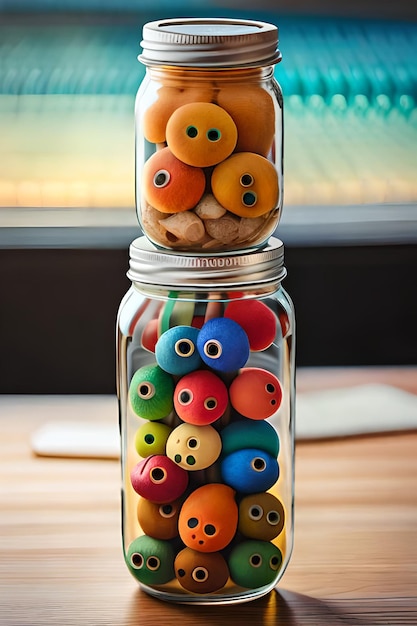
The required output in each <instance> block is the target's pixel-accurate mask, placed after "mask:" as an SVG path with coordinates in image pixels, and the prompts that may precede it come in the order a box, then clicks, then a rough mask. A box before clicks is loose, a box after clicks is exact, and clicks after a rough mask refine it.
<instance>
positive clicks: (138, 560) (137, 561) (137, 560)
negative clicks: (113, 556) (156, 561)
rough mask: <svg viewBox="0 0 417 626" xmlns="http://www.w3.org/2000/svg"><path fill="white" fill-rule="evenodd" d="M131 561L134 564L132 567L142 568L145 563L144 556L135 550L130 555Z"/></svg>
mask: <svg viewBox="0 0 417 626" xmlns="http://www.w3.org/2000/svg"><path fill="white" fill-rule="evenodd" d="M130 562H131V564H132V567H134V568H135V569H140V568H141V567H143V564H144V560H143V556H142V555H141V554H139V552H134V553H133V554H132V556H131V557H130Z"/></svg>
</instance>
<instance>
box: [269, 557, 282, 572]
mask: <svg viewBox="0 0 417 626" xmlns="http://www.w3.org/2000/svg"><path fill="white" fill-rule="evenodd" d="M280 563H281V559H280V558H279V557H278V556H276V555H274V556H271V558H270V559H269V567H270V568H271V569H273V570H277V569H278V568H279V566H280Z"/></svg>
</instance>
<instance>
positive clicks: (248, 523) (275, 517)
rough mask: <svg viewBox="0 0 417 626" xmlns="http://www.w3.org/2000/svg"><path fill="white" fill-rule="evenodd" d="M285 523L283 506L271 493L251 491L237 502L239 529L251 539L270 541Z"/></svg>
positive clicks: (276, 535)
mask: <svg viewBox="0 0 417 626" xmlns="http://www.w3.org/2000/svg"><path fill="white" fill-rule="evenodd" d="M284 523H285V513H284V507H283V505H282V503H281V501H280V500H278V498H276V497H275V496H274V495H273V494H272V493H268V492H267V493H253V494H250V495H248V496H245V497H244V498H243V499H242V500H241V501H240V503H239V525H238V529H239V531H240V532H241V533H242V534H243V535H245V537H250V538H251V539H261V540H263V541H271V540H272V539H275V537H278V535H279V534H280V532H281V531H282V529H283V528H284Z"/></svg>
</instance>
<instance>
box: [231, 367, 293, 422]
mask: <svg viewBox="0 0 417 626" xmlns="http://www.w3.org/2000/svg"><path fill="white" fill-rule="evenodd" d="M282 393H283V391H282V386H281V383H280V382H279V380H278V378H277V377H276V376H275V375H274V374H272V373H271V372H268V370H265V369H262V368H260V367H246V368H244V369H242V370H241V371H240V372H239V374H238V376H236V378H235V379H234V380H233V382H232V384H231V385H230V387H229V396H230V402H231V404H232V406H233V408H234V409H235V410H236V411H238V413H240V414H241V415H243V416H244V417H248V418H250V419H253V420H263V419H266V418H268V417H270V416H271V415H273V414H274V413H275V412H276V411H278V409H279V407H280V406H281V401H282Z"/></svg>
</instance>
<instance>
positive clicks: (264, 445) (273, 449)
mask: <svg viewBox="0 0 417 626" xmlns="http://www.w3.org/2000/svg"><path fill="white" fill-rule="evenodd" d="M221 438H222V455H223V456H226V455H228V454H231V453H232V452H236V451H237V450H241V449H242V448H256V449H257V450H263V451H264V452H268V454H270V455H271V456H273V457H277V456H278V452H279V437H278V435H277V433H276V430H275V428H274V427H273V426H272V425H271V424H270V423H269V422H266V421H265V420H250V419H241V420H239V421H237V422H232V423H231V424H228V425H227V426H225V428H223V430H222V431H221Z"/></svg>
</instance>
